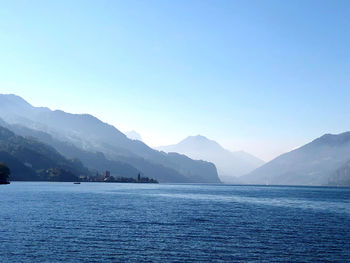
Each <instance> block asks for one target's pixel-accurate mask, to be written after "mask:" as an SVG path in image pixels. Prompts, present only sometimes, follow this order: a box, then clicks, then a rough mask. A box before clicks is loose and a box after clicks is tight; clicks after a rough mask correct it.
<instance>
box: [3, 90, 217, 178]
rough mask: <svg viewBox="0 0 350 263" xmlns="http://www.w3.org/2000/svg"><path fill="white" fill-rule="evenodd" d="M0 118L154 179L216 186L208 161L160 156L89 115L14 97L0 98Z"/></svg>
mask: <svg viewBox="0 0 350 263" xmlns="http://www.w3.org/2000/svg"><path fill="white" fill-rule="evenodd" d="M11 101H13V104H12V105H11ZM0 118H3V119H4V121H5V122H8V123H9V124H20V125H23V126H25V127H27V128H30V129H34V130H39V131H43V132H45V133H48V134H50V135H51V136H53V137H55V138H57V139H59V140H61V141H66V142H70V143H73V144H74V145H75V146H76V147H79V148H81V149H83V150H85V151H90V152H102V153H103V154H104V155H105V156H106V157H107V158H108V159H110V160H119V161H121V160H122V161H123V162H126V163H128V164H130V165H132V166H134V167H135V168H136V169H139V170H147V171H148V172H149V173H157V174H147V175H146V176H148V177H151V178H156V179H157V180H158V178H157V177H159V176H162V174H168V175H169V176H170V175H171V174H172V176H175V177H177V178H178V179H179V180H180V181H178V182H196V181H194V180H193V178H203V179H204V178H205V180H204V181H205V182H210V183H220V180H219V177H218V175H217V171H216V168H215V169H213V167H212V164H210V163H209V162H198V161H195V160H187V159H186V158H185V157H183V156H174V155H167V154H163V153H160V152H158V151H156V150H154V149H152V148H150V147H149V146H147V145H146V144H145V143H143V142H141V141H138V140H130V139H128V138H127V136H126V135H125V134H123V133H122V132H120V131H119V130H118V129H117V128H115V127H114V126H112V125H109V124H108V123H105V122H102V121H100V120H99V119H98V118H96V117H94V116H93V115H90V114H71V113H67V112H64V111H62V110H55V111H51V110H50V109H49V108H43V107H34V106H32V105H30V104H29V103H27V102H26V101H25V100H23V99H22V98H20V97H19V96H16V95H0ZM142 159H143V160H142ZM182 163H186V165H182ZM189 163H190V164H191V165H188V164H189ZM152 167H153V168H152ZM179 167H182V168H181V169H180V168H179ZM184 167H186V168H184ZM199 167H202V168H203V169H199ZM158 170H159V171H158ZM161 171H162V172H161ZM198 171H202V174H201V175H199V174H197V173H198ZM180 178H184V179H180ZM164 179H166V178H164ZM169 179H170V181H172V179H171V178H169ZM166 181H167V180H166ZM166 181H165V182H166ZM163 182H164V181H163ZM198 182H201V181H198Z"/></svg>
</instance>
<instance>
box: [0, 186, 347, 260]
mask: <svg viewBox="0 0 350 263" xmlns="http://www.w3.org/2000/svg"><path fill="white" fill-rule="evenodd" d="M0 204H1V206H0V209H1V210H0V261H1V262H350V188H325V187H324V188H322V187H268V186H266V187H265V186H264V187H262V186H260V187H259V186H230V185H161V184H160V185H150V184H104V183H82V184H80V185H74V184H72V183H41V182H40V183H37V182H35V183H20V182H17V183H16V182H14V183H12V184H10V185H6V186H0Z"/></svg>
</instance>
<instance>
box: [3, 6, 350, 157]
mask: <svg viewBox="0 0 350 263" xmlns="http://www.w3.org/2000/svg"><path fill="white" fill-rule="evenodd" d="M349 84H350V1H347V0H346V1H340V0H330V1H324V0H317V1H307V0H302V1H297V0H290V1H285V0H283V1H282V0H278V1H263V0H257V1H249V0H244V1H234V0H228V1H224V0H212V1H204V0H200V1H191V0H186V1H180V0H173V1H163V0H159V1H151V0H147V1H130V0H127V1H124V0H123V1H112V0H110V1H101V0H99V1H87V0H82V1H77V0H74V1H71V0H68V1H63V0H57V1H47V0H44V1H35V0H34V1H14V0H9V1H1V6H0V93H15V94H17V95H20V96H22V97H23V98H25V99H26V100H28V101H29V102H30V103H32V104H33V105H35V106H48V107H50V108H51V109H63V110H65V111H68V112H73V113H91V114H93V115H95V116H97V117H99V118H100V119H102V120H103V121H106V122H108V123H111V124H113V125H115V126H116V127H117V128H118V129H120V130H121V131H127V130H136V131H138V132H139V133H140V134H141V135H142V137H143V139H144V141H145V142H146V143H148V144H149V145H150V146H158V145H164V144H172V143H176V142H178V141H180V140H181V139H183V138H184V137H186V136H188V135H196V134H202V135H205V136H207V137H209V138H211V139H214V140H216V141H218V142H219V143H221V144H222V145H223V146H225V147H226V148H228V149H230V150H240V149H243V150H246V151H248V152H250V153H253V154H255V155H257V156H258V157H260V158H263V159H265V160H269V159H271V158H273V157H275V156H276V155H278V154H280V153H282V152H285V151H289V150H291V149H293V148H295V147H297V146H300V145H302V144H304V143H306V142H308V141H310V140H311V139H314V138H316V137H319V136H320V135H322V134H324V133H339V132H342V131H347V130H350V118H349V117H350V85H349Z"/></svg>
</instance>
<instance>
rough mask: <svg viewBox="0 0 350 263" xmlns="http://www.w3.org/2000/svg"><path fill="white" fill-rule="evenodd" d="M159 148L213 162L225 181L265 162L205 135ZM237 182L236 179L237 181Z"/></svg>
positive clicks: (159, 148) (230, 180) (229, 180)
mask: <svg viewBox="0 0 350 263" xmlns="http://www.w3.org/2000/svg"><path fill="white" fill-rule="evenodd" d="M157 149H158V150H161V151H165V152H177V153H181V154H185V155H187V156H189V157H190V158H193V159H199V160H205V161H209V162H213V163H214V164H215V165H216V167H217V169H218V172H219V176H220V178H221V179H222V180H223V181H226V182H233V181H235V180H237V179H234V177H235V176H241V175H243V174H246V173H248V172H251V171H252V170H254V169H255V168H257V167H259V166H260V165H262V164H263V163H264V162H263V161H262V160H260V159H258V158H256V157H254V156H252V155H250V154H249V153H246V152H244V151H237V152H230V151H228V150H226V149H225V148H223V147H222V146H221V145H220V144H219V143H217V142H216V141H214V140H210V139H208V138H206V137H205V136H203V135H196V136H188V137H187V138H185V139H184V140H182V141H181V142H179V143H178V144H174V145H169V146H161V147H158V148H157ZM232 177H233V179H232ZM235 182H236V181H235Z"/></svg>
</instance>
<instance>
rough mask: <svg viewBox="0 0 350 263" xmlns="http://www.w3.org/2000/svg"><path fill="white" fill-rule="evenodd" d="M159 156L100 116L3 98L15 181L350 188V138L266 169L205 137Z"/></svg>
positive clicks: (3, 144) (337, 138) (5, 149)
mask: <svg viewBox="0 0 350 263" xmlns="http://www.w3.org/2000/svg"><path fill="white" fill-rule="evenodd" d="M157 149H158V150H160V151H158V150H155V149H152V148H150V147H148V146H147V145H146V144H145V143H143V142H142V141H140V140H137V139H136V140H133V139H129V138H128V137H127V136H126V135H125V134H123V133H122V132H120V131H119V130H118V129H117V128H115V127H114V126H112V125H109V124H107V123H104V122H102V121H100V120H99V119H97V118H96V117H94V116H92V115H89V114H71V113H66V112H64V111H61V110H55V111H52V110H50V109H49V108H44V107H34V106H32V105H30V104H29V103H28V102H26V101H25V100H24V99H22V98H21V97H18V96H16V95H1V94H0V162H5V163H6V164H7V165H8V166H9V167H10V169H11V171H12V173H13V174H12V180H13V179H14V180H53V181H75V180H77V178H78V177H79V176H81V175H83V176H89V175H91V174H94V173H96V172H98V173H101V172H103V171H105V170H109V171H111V174H112V175H116V176H125V177H133V178H135V177H136V176H137V175H138V174H139V173H141V174H142V175H143V176H146V177H149V178H155V179H157V180H158V181H159V182H161V183H162V182H163V183H220V182H221V181H220V178H221V180H222V181H223V182H227V183H243V184H271V185H272V184H273V185H336V186H346V185H348V186H349V185H350V132H345V133H341V134H337V135H333V134H325V135H323V136H321V137H320V138H317V139H315V140H313V141H312V142H310V143H308V144H306V145H304V146H302V147H300V148H298V149H295V150H293V151H290V152H287V153H285V154H282V155H280V156H278V157H277V158H275V159H274V160H272V161H270V162H268V163H265V164H264V163H263V161H261V160H259V159H258V158H256V157H254V156H252V155H250V154H248V153H245V152H230V151H228V150H226V149H224V148H223V147H222V146H220V145H219V144H218V143H216V142H215V141H212V140H209V139H207V138H205V137H204V136H200V135H198V136H190V137H188V138H186V139H185V140H183V141H181V142H180V143H178V144H176V145H170V146H164V147H159V148H157ZM191 158H192V159H191ZM218 171H219V175H220V178H219V176H218Z"/></svg>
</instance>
